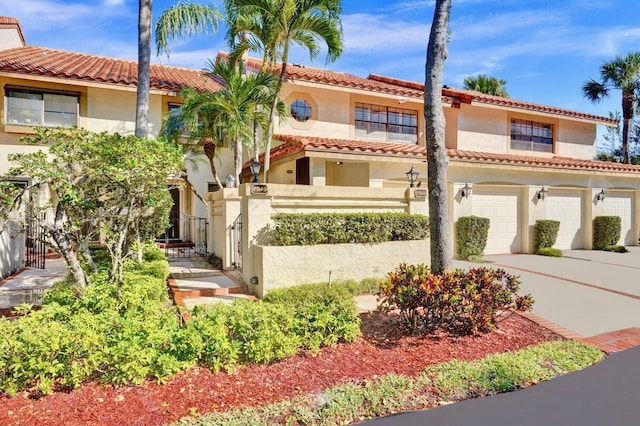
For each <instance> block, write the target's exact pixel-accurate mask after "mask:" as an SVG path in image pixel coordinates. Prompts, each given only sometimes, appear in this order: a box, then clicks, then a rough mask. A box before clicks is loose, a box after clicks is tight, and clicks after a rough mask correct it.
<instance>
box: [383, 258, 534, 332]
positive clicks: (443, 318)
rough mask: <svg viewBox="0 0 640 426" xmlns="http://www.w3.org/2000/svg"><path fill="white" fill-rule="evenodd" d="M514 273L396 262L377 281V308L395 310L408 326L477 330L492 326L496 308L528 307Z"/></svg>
mask: <svg viewBox="0 0 640 426" xmlns="http://www.w3.org/2000/svg"><path fill="white" fill-rule="evenodd" d="M519 288H520V281H519V280H518V277H516V276H514V275H511V274H508V273H506V272H505V271H504V270H502V269H489V268H473V269H470V270H468V271H466V270H462V269H456V270H454V271H445V272H444V273H443V274H441V275H436V274H433V273H431V272H430V271H429V267H428V266H426V265H406V264H401V265H400V266H399V267H398V269H396V270H395V271H393V272H391V273H389V275H388V278H387V280H386V281H385V282H383V283H382V284H381V285H380V293H378V296H379V300H380V309H381V310H382V311H383V312H389V311H392V310H398V311H399V314H400V318H401V319H402V321H403V322H404V323H405V325H407V326H408V327H412V328H423V329H424V330H426V331H429V332H431V331H434V330H436V329H442V330H445V331H448V332H450V333H454V334H477V333H479V332H484V331H488V330H490V329H492V328H494V327H495V326H496V323H497V320H498V317H499V314H500V313H503V312H506V311H509V310H519V311H525V310H530V309H531V306H532V305H533V298H532V297H531V295H530V294H527V295H525V296H518V294H517V292H518V289H519Z"/></svg>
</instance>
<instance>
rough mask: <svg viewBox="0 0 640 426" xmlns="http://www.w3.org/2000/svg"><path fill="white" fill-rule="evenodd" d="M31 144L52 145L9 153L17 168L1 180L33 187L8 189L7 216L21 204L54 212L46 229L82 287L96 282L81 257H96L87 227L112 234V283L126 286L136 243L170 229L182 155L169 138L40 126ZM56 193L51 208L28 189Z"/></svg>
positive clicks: (49, 213)
mask: <svg viewBox="0 0 640 426" xmlns="http://www.w3.org/2000/svg"><path fill="white" fill-rule="evenodd" d="M23 140H24V141H25V142H26V143H30V144H35V145H45V144H46V145H50V150H49V153H50V154H51V155H49V156H48V155H47V154H46V153H44V152H43V151H38V152H35V153H22V154H12V155H9V160H10V161H12V162H14V163H15V166H14V167H12V168H11V169H10V170H9V172H8V173H7V174H6V175H5V176H2V177H1V178H0V180H4V181H7V180H9V179H11V178H15V177H18V176H29V177H31V179H32V184H31V185H30V186H29V187H27V188H18V187H12V188H11V187H9V186H7V185H5V191H4V192H3V203H2V204H1V205H0V213H2V214H3V215H6V214H8V212H9V211H11V210H14V209H16V208H17V207H18V206H19V205H20V204H21V203H29V204H31V206H30V207H31V208H34V209H37V210H40V211H46V212H47V215H46V216H45V218H44V219H42V223H41V225H43V226H44V227H45V229H47V232H48V235H49V237H50V238H51V244H52V247H53V248H54V249H55V250H56V251H58V252H59V253H60V254H61V255H62V256H63V258H64V259H65V262H66V263H67V265H68V267H69V269H70V271H71V273H72V275H73V278H74V281H75V284H76V286H78V287H79V288H80V289H83V288H84V287H86V286H87V285H88V283H89V281H88V278H87V273H86V271H85V270H84V268H83V265H82V264H81V263H80V261H79V259H78V252H79V251H80V252H82V253H83V255H84V256H85V258H86V257H88V258H89V259H90V255H89V253H88V250H86V251H85V250H84V249H83V242H86V241H88V240H89V239H90V236H87V235H85V234H83V232H82V228H83V226H85V224H87V223H89V224H91V225H92V226H91V227H92V228H93V229H94V232H95V233H96V234H97V233H100V234H102V235H104V236H105V238H106V243H107V247H108V248H109V252H110V254H111V259H112V265H113V266H112V270H111V274H110V278H111V279H112V280H113V281H116V282H118V283H119V284H121V283H122V272H123V270H122V267H123V262H124V259H125V258H126V257H127V256H129V255H130V254H132V250H131V249H132V247H133V245H134V242H135V241H136V240H138V239H140V238H145V237H150V236H152V235H154V234H155V233H157V232H161V231H162V229H161V228H162V226H160V224H162V223H164V222H165V221H166V217H167V215H168V211H169V209H170V207H171V197H170V195H169V192H168V188H167V182H166V179H167V177H169V176H170V175H172V174H176V173H178V172H179V171H180V170H181V169H182V152H181V150H180V149H179V147H177V146H176V145H175V144H171V143H168V142H166V141H164V140H161V139H158V140H147V139H142V138H136V137H135V136H121V135H119V134H109V133H106V132H103V133H93V132H89V131H88V130H84V129H76V128H74V129H62V128H58V129H46V128H37V129H36V135H35V136H31V137H25V138H24V139H23ZM32 190H40V191H45V192H47V193H48V194H47V195H48V201H47V202H46V203H44V204H41V203H38V200H37V199H36V200H34V201H29V200H28V198H26V197H24V195H25V193H26V191H32Z"/></svg>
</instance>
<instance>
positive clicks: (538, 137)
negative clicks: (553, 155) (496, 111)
mask: <svg viewBox="0 0 640 426" xmlns="http://www.w3.org/2000/svg"><path fill="white" fill-rule="evenodd" d="M511 149H520V150H523V151H534V152H553V124H548V123H539V122H537V121H530V120H519V119H515V118H514V119H512V120H511Z"/></svg>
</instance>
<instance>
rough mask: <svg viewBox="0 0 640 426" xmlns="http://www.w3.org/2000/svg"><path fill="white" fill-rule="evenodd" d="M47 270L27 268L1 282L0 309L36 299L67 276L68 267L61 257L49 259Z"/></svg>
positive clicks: (46, 264)
mask: <svg viewBox="0 0 640 426" xmlns="http://www.w3.org/2000/svg"><path fill="white" fill-rule="evenodd" d="M45 267H46V269H37V268H30V267H28V268H25V269H23V270H21V271H20V272H18V273H16V274H14V275H10V276H9V277H7V278H5V279H3V280H1V281H0V309H5V308H10V307H13V306H16V305H19V304H21V303H25V302H26V303H34V301H35V299H36V298H37V297H38V296H39V295H40V294H42V293H44V291H45V290H46V289H48V288H51V287H53V284H55V283H56V282H58V281H60V280H63V279H64V278H65V277H66V276H67V267H66V265H65V263H64V261H63V260H62V258H60V257H55V258H47V260H46V262H45Z"/></svg>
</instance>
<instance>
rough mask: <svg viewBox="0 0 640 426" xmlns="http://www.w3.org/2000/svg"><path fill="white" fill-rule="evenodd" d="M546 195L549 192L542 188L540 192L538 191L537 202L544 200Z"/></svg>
mask: <svg viewBox="0 0 640 426" xmlns="http://www.w3.org/2000/svg"><path fill="white" fill-rule="evenodd" d="M548 193H549V190H548V189H547V188H545V187H544V186H543V187H542V188H540V191H538V200H544V199H545V198H547V194H548Z"/></svg>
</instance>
